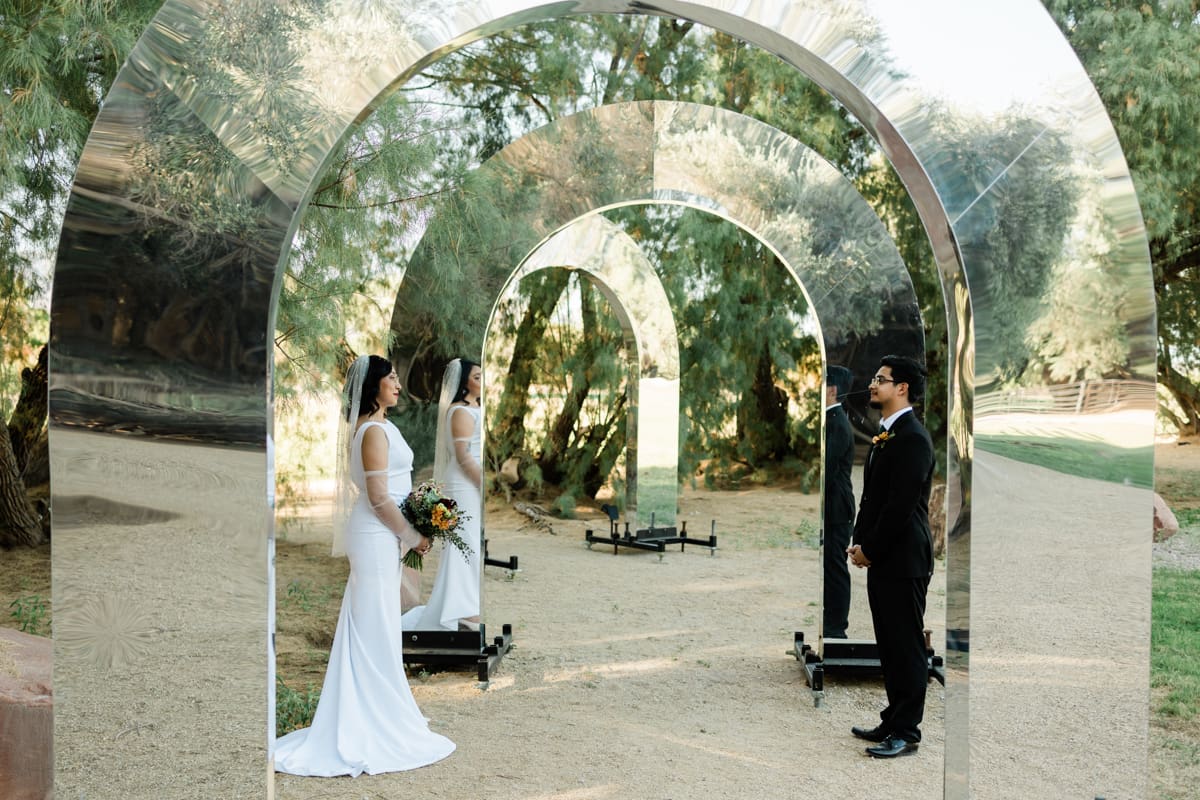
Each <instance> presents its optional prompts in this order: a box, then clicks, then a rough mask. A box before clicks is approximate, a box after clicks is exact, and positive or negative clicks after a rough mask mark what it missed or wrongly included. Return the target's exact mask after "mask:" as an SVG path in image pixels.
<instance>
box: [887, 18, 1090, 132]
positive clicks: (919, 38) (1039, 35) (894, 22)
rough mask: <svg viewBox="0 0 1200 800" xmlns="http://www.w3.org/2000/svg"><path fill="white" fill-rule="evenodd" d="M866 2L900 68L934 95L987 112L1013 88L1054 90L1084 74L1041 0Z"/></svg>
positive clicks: (1004, 102) (1005, 101)
mask: <svg viewBox="0 0 1200 800" xmlns="http://www.w3.org/2000/svg"><path fill="white" fill-rule="evenodd" d="M867 6H868V8H869V9H870V10H871V12H872V13H873V14H874V15H875V16H876V17H878V18H879V20H880V21H881V22H882V23H883V25H882V28H883V30H884V31H885V32H886V35H887V39H888V47H889V49H890V50H891V51H892V53H893V55H894V56H895V58H896V63H897V66H899V67H901V68H902V69H904V70H905V71H906V72H908V73H909V74H911V75H913V77H915V78H917V79H918V80H920V81H921V82H922V83H923V84H925V85H926V86H927V87H928V88H929V90H930V92H931V93H932V94H935V95H941V96H944V97H947V98H958V99H960V100H962V101H963V102H967V103H969V104H970V105H972V106H974V107H975V108H978V109H979V110H980V111H983V112H988V113H990V112H996V111H1001V110H1003V109H1005V108H1007V107H1008V106H1009V105H1010V104H1011V103H1012V101H1013V100H1014V99H1015V98H1016V96H1017V88H1016V87H1027V86H1029V85H1034V86H1038V87H1041V88H1043V89H1044V90H1045V91H1046V92H1047V93H1053V92H1054V90H1055V88H1056V87H1057V86H1058V85H1059V84H1060V83H1062V82H1063V79H1064V76H1067V75H1070V74H1072V73H1074V75H1075V76H1078V74H1079V73H1078V70H1079V69H1080V67H1079V61H1078V59H1077V58H1076V57H1075V54H1074V52H1073V51H1072V50H1071V47H1070V45H1069V44H1067V42H1066V39H1064V38H1063V36H1062V34H1061V33H1060V32H1059V30H1058V27H1057V26H1056V25H1055V24H1054V23H1053V21H1052V20H1051V19H1050V15H1049V14H1048V13H1047V12H1046V10H1045V9H1044V8H1043V7H1042V5H1041V3H1039V2H1037V0H1004V2H1002V3H998V2H984V0H867ZM931 20H936V22H932V23H931ZM952 31H954V32H956V33H955V34H953V35H952V34H951V32H952ZM1035 53H1036V54H1037V55H1036V56H1034V55H1032V54H1035ZM1025 94H1026V96H1027V93H1025Z"/></svg>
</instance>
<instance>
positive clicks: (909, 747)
mask: <svg viewBox="0 0 1200 800" xmlns="http://www.w3.org/2000/svg"><path fill="white" fill-rule="evenodd" d="M915 752H917V743H916V742H910V741H908V740H906V739H901V738H900V737H899V736H888V737H887V738H886V739H884V740H883V741H882V742H880V743H879V744H877V745H875V746H874V747H868V748H867V755H869V756H871V757H872V758H895V757H896V756H908V755H912V754H913V753H915Z"/></svg>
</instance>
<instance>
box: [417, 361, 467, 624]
mask: <svg viewBox="0 0 1200 800" xmlns="http://www.w3.org/2000/svg"><path fill="white" fill-rule="evenodd" d="M482 380H483V373H482V371H481V370H480V367H479V365H478V364H476V363H475V362H474V361H468V360H467V359H465V358H456V359H454V360H453V361H451V362H450V363H449V364H447V365H446V372H445V373H444V374H443V376H442V396H441V399H440V401H439V403H438V425H437V449H436V450H435V451H434V453H435V454H434V460H433V479H434V480H435V481H437V482H438V483H440V484H442V487H443V489H444V490H445V493H446V495H447V496H448V497H452V498H454V500H455V502H457V503H458V507H459V508H460V509H462V511H463V512H464V513H465V514H466V515H467V517H468V518H467V520H466V521H465V522H464V523H463V530H462V537H463V539H464V540H465V541H466V542H467V544H468V545H469V546H470V548H471V555H470V556H466V555H464V554H463V553H462V552H461V551H460V550H458V549H457V548H455V547H446V548H444V549H443V550H442V558H441V563H440V564H439V565H438V573H437V577H436V578H434V581H433V591H432V592H431V593H430V595H429V602H428V604H426V605H424V606H417V607H416V608H413V609H410V610H409V611H407V612H405V614H404V628H405V630H457V629H458V628H459V627H460V626H461V627H462V628H465V629H468V630H476V629H478V627H479V551H480V549H481V544H482V542H481V541H480V535H479V531H480V512H481V507H482V502H481V487H482V486H483V469H482V467H481V466H480V464H481V460H480V459H481V446H480V442H481V431H482V428H483V425H482V419H481V418H482V413H483V412H482V410H481V409H480V406H479V394H480V390H481V388H482Z"/></svg>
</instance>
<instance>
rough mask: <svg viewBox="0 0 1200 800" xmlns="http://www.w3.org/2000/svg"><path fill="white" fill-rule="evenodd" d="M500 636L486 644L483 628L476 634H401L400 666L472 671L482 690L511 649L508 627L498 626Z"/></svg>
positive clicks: (426, 632)
mask: <svg viewBox="0 0 1200 800" xmlns="http://www.w3.org/2000/svg"><path fill="white" fill-rule="evenodd" d="M501 631H502V635H500V636H497V637H496V638H495V639H493V640H492V643H491V644H488V643H487V626H486V625H480V626H479V630H478V631H405V632H404V663H405V664H423V665H426V666H429V667H434V668H437V669H463V668H466V669H474V670H476V673H477V675H478V676H479V682H480V683H481V684H482V688H484V689H486V688H487V686H488V684H489V683H490V682H491V679H492V673H493V672H495V671H496V667H498V666H499V665H500V660H501V659H502V658H504V655H505V654H506V653H507V652H508V651H509V650H511V649H512V639H513V633H512V625H510V624H508V623H505V624H504V625H503V626H501Z"/></svg>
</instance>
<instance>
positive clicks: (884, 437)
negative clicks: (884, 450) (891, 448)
mask: <svg viewBox="0 0 1200 800" xmlns="http://www.w3.org/2000/svg"><path fill="white" fill-rule="evenodd" d="M893 438H894V437H893V436H892V432H891V431H884V432H883V433H881V434H878V435H877V436H872V437H871V444H872V445H874V446H876V447H883V446H884V445H885V444H887V443H888V442H890V441H891V440H892V439H893Z"/></svg>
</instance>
